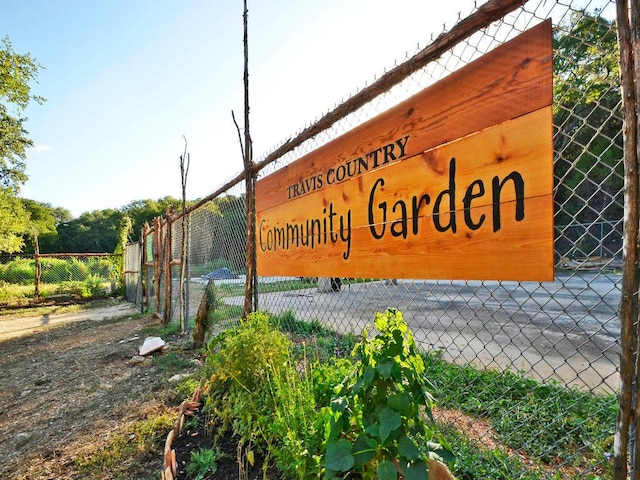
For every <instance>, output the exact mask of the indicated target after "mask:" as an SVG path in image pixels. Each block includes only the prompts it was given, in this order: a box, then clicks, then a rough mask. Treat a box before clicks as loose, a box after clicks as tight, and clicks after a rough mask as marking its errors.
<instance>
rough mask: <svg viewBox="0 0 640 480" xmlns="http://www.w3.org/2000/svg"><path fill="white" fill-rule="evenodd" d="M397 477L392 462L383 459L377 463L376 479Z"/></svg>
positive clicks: (387, 479) (393, 479)
mask: <svg viewBox="0 0 640 480" xmlns="http://www.w3.org/2000/svg"><path fill="white" fill-rule="evenodd" d="M396 478H398V471H397V470H396V466H395V465H394V464H393V462H390V461H389V460H385V461H384V462H380V465H378V480H395V479H396Z"/></svg>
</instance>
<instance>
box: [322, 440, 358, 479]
mask: <svg viewBox="0 0 640 480" xmlns="http://www.w3.org/2000/svg"><path fill="white" fill-rule="evenodd" d="M324 466H325V468H326V469H327V470H335V471H336V472H346V471H348V470H350V469H351V468H352V467H353V455H351V443H349V441H348V440H346V439H344V438H343V439H341V440H332V441H330V442H328V443H327V453H326V455H325V461H324Z"/></svg>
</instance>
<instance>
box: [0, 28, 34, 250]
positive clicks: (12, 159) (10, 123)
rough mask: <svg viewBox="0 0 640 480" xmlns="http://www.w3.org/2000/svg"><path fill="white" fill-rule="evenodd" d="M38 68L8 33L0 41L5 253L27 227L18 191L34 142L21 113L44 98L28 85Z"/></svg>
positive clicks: (0, 228) (0, 212)
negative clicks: (16, 45) (32, 90)
mask: <svg viewBox="0 0 640 480" xmlns="http://www.w3.org/2000/svg"><path fill="white" fill-rule="evenodd" d="M40 68H42V67H41V66H40V65H39V64H38V63H37V62H36V60H35V59H34V58H33V57H31V55H30V54H28V53H27V54H24V55H20V54H17V53H15V52H14V51H13V47H12V46H11V42H10V41H9V38H8V37H4V38H3V39H2V40H1V41H0V251H2V252H7V253H13V252H17V251H20V249H21V248H22V246H23V239H24V237H23V234H24V233H25V232H27V231H28V228H29V227H28V225H27V222H28V220H29V215H28V213H27V212H26V211H25V209H24V207H23V205H22V203H21V202H20V201H19V199H18V198H17V195H18V193H19V192H20V187H21V186H22V185H23V184H24V182H26V180H27V175H26V174H25V159H26V151H27V148H28V147H30V146H31V145H33V142H32V141H31V139H30V138H29V137H28V136H27V135H28V132H27V131H26V130H25V128H24V122H25V121H26V118H24V117H22V116H21V115H22V114H23V113H24V110H25V109H26V108H27V106H28V105H29V103H30V102H32V101H35V102H37V103H42V102H43V101H44V99H43V98H42V97H39V96H36V95H32V93H31V87H30V86H29V83H30V82H31V81H33V80H35V79H36V77H37V74H38V70H39V69H40Z"/></svg>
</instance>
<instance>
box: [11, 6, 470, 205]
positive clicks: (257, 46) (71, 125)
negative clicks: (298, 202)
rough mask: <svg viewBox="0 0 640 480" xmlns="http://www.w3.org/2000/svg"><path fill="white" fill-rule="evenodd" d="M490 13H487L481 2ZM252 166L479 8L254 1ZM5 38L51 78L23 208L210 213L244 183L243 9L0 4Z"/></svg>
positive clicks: (32, 129) (34, 135)
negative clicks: (179, 208)
mask: <svg viewBox="0 0 640 480" xmlns="http://www.w3.org/2000/svg"><path fill="white" fill-rule="evenodd" d="M479 3H482V2H479ZM248 4H249V17H248V18H249V21H248V25H249V91H250V93H249V95H250V106H251V116H250V131H251V136H252V139H253V150H254V160H256V161H258V160H260V159H261V158H262V157H264V156H265V155H266V154H267V153H269V152H270V151H272V150H273V149H274V148H276V147H277V146H279V145H280V144H281V143H283V142H284V141H285V140H286V139H288V138H290V137H292V136H294V135H295V134H296V133H298V132H299V131H300V130H301V129H303V128H304V127H306V126H308V125H309V124H311V123H313V121H314V120H315V119H317V118H319V117H320V116H322V115H323V114H325V113H326V112H328V111H330V110H331V109H333V107H335V106H336V105H337V104H339V103H340V102H341V101H343V100H344V99H346V98H348V97H349V96H351V95H353V94H354V93H355V92H357V91H358V90H359V89H361V88H362V87H363V86H365V85H366V84H367V83H371V82H372V81H373V80H374V78H375V76H380V75H381V74H382V73H384V71H385V68H387V69H388V68H391V67H393V66H394V63H395V62H398V63H399V62H401V61H403V60H404V59H405V58H406V57H407V53H408V54H414V53H415V52H416V51H417V48H418V47H417V46H418V44H419V45H420V47H424V46H426V45H427V44H428V43H429V39H430V38H431V36H432V35H438V34H439V33H441V32H442V29H443V24H444V25H446V26H447V28H450V27H451V26H453V25H454V24H455V23H456V21H457V20H458V14H459V13H461V14H462V16H463V17H464V16H466V15H468V14H469V13H470V12H471V11H472V8H473V5H474V2H473V0H456V1H447V2H440V1H437V2H436V1H427V0H393V1H391V0H305V1H293V0H249V2H248ZM0 5H2V17H1V18H0V36H5V35H7V36H8V37H9V39H10V41H11V42H12V44H13V49H14V51H15V52H17V53H21V54H22V53H27V52H29V53H30V54H31V55H32V56H33V57H35V58H36V60H37V61H38V63H39V64H41V65H42V67H43V68H42V70H41V71H40V72H39V75H38V81H37V83H33V84H32V93H34V94H36V95H41V96H43V97H45V98H46V99H47V100H46V102H45V103H44V104H43V105H38V104H32V105H31V106H30V107H29V108H28V110H27V112H26V116H27V117H28V120H27V122H26V124H25V127H26V130H27V131H28V132H29V137H30V138H31V139H32V140H33V142H34V147H33V148H31V149H29V151H28V157H27V172H26V173H27V175H28V176H29V180H28V182H27V183H26V184H25V185H24V187H23V188H22V191H21V196H23V197H25V198H30V199H33V200H37V201H40V202H45V203H48V204H50V205H51V206H53V207H62V208H66V209H68V210H69V211H70V212H71V214H72V215H73V216H74V217H78V216H80V214H82V213H84V212H89V211H94V210H102V209H107V208H114V209H119V208H122V207H123V206H125V205H127V204H128V203H130V202H132V201H134V200H142V199H154V200H155V199H159V198H162V197H165V196H167V195H170V196H173V197H176V198H181V196H182V187H181V177H180V155H182V154H183V152H184V149H185V138H186V140H187V142H188V143H187V145H188V152H189V154H190V160H191V162H190V168H189V174H188V178H187V198H188V199H191V200H192V199H196V198H202V197H204V196H206V195H208V194H209V193H211V192H212V191H214V190H215V189H216V188H217V187H219V186H221V185H222V184H223V183H224V182H225V181H227V180H229V179H230V178H232V177H234V176H235V175H236V174H237V173H239V172H240V171H241V170H242V156H241V147H240V144H239V141H238V132H237V130H236V127H235V125H234V123H233V119H232V116H231V112H232V111H233V112H234V113H235V116H236V119H237V120H238V122H239V123H240V125H241V126H242V124H243V115H244V114H243V106H244V97H243V93H244V91H243V48H244V47H243V42H242V38H243V22H242V13H243V5H242V2H241V1H240V0H235V1H232V0H102V1H98V0H0Z"/></svg>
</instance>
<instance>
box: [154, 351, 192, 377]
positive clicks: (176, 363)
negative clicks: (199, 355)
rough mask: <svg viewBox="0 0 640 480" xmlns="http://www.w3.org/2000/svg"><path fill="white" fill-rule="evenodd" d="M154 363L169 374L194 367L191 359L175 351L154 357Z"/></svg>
mask: <svg viewBox="0 0 640 480" xmlns="http://www.w3.org/2000/svg"><path fill="white" fill-rule="evenodd" d="M153 364H154V365H155V366H156V367H158V369H159V370H161V371H163V372H165V373H168V374H173V373H177V372H181V371H182V370H185V369H187V368H192V367H193V362H192V361H191V360H189V359H188V358H184V357H182V356H181V355H179V354H177V353H176V352H173V351H170V352H167V353H164V354H162V355H158V356H155V357H153Z"/></svg>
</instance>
